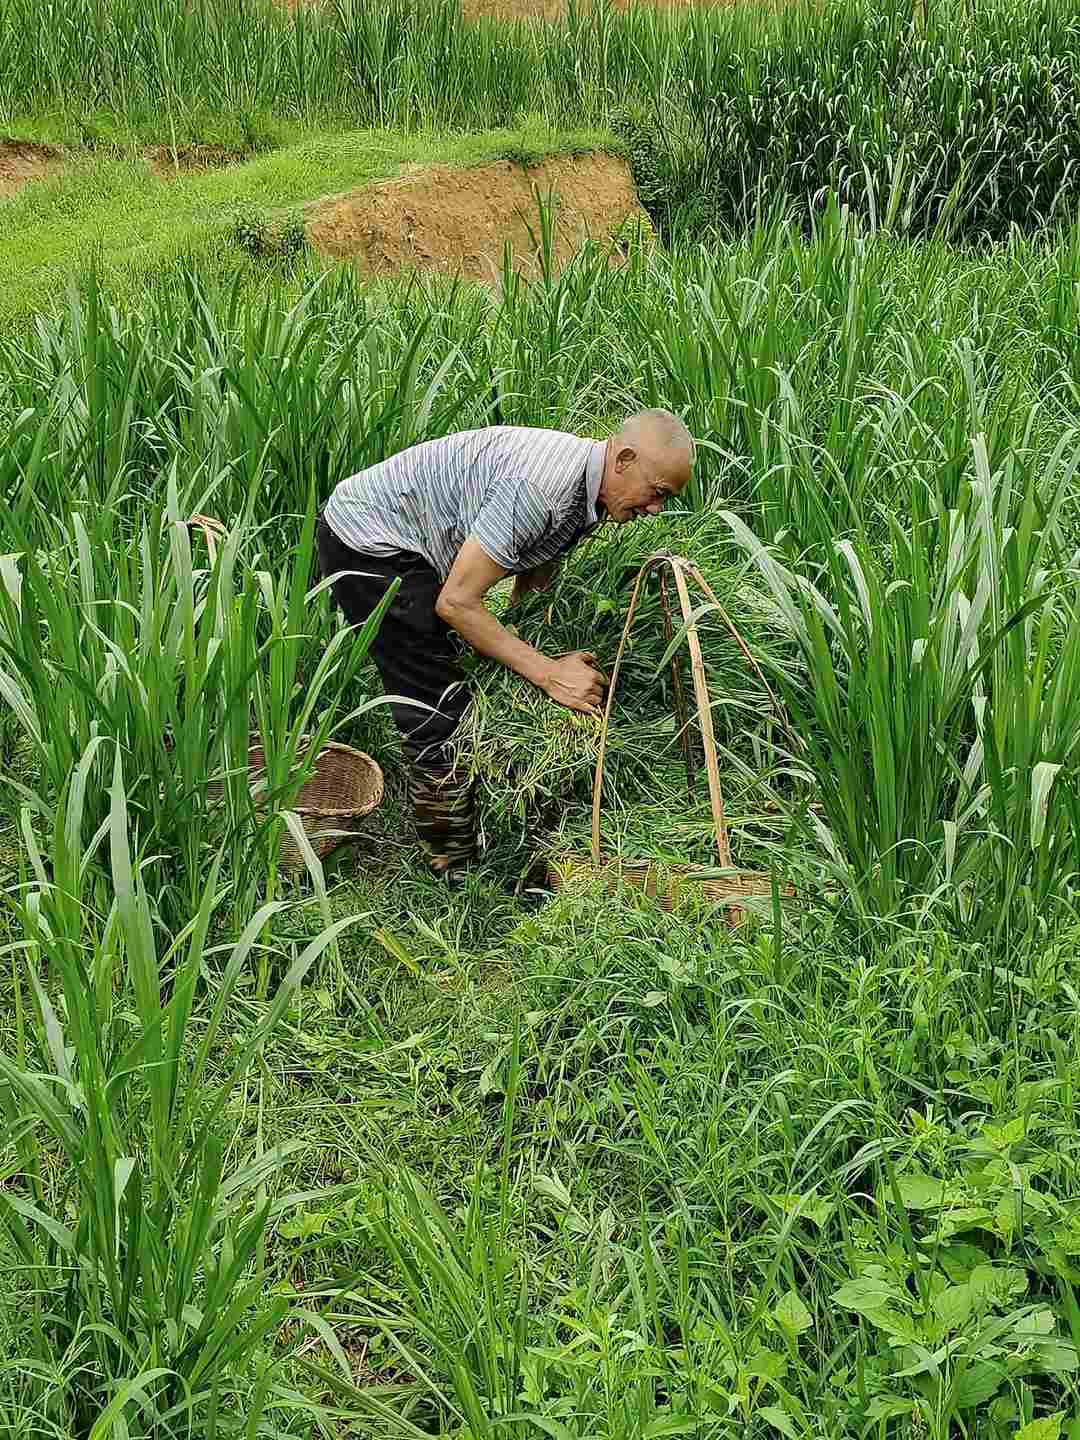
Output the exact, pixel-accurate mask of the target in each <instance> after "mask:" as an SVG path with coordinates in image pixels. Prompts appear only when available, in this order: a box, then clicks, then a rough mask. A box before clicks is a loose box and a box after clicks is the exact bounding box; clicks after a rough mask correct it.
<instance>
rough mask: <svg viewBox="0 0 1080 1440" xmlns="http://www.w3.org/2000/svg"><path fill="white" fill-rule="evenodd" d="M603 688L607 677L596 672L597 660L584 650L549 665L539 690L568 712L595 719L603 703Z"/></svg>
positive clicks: (576, 651)
mask: <svg viewBox="0 0 1080 1440" xmlns="http://www.w3.org/2000/svg"><path fill="white" fill-rule="evenodd" d="M606 684H607V676H606V675H605V674H604V673H603V672H602V671H601V670H597V669H596V656H595V655H590V654H589V652H588V651H587V650H574V651H572V652H571V653H570V654H569V655H561V656H560V657H559V659H558V660H553V661H552V662H551V667H550V669H549V670H548V673H547V675H546V676H545V677H544V682H543V686H542V689H543V691H544V693H545V695H548V696H549V697H550V698H551V699H552V700H555V701H556V702H557V703H558V704H560V705H565V706H566V708H567V709H568V710H579V711H581V712H582V713H583V714H585V715H596V714H598V713H599V711H600V706H601V705H602V703H603V700H604V686H605V685H606Z"/></svg>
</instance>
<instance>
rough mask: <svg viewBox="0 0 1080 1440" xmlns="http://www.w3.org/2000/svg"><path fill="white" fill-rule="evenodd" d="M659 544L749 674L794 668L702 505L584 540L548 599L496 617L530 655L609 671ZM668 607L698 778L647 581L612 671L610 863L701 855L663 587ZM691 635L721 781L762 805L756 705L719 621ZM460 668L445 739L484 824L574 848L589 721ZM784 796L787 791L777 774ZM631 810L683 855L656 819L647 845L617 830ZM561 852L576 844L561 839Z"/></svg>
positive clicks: (485, 668)
mask: <svg viewBox="0 0 1080 1440" xmlns="http://www.w3.org/2000/svg"><path fill="white" fill-rule="evenodd" d="M657 550H664V551H668V552H670V553H673V554H679V555H684V556H685V557H686V558H688V559H690V560H693V561H694V562H695V563H696V564H697V565H698V566H699V567H700V568H701V569H702V572H703V574H704V575H705V578H706V579H707V580H708V581H709V583H710V585H711V586H712V588H713V590H714V591H715V592H716V593H717V596H718V598H720V600H721V603H722V604H723V606H724V609H725V612H726V613H727V615H728V617H729V618H730V619H731V621H732V623H733V624H734V625H735V626H736V628H737V629H738V631H739V633H740V634H741V635H742V637H743V638H744V640H745V641H746V642H747V644H748V645H749V647H750V649H751V652H752V653H753V654H754V655H755V658H758V660H759V664H761V665H762V666H765V665H769V667H770V668H772V669H774V670H775V669H776V668H778V667H779V668H783V667H784V666H785V665H788V664H790V663H792V661H791V660H790V659H788V658H787V657H788V656H789V655H790V652H791V645H790V635H787V634H785V625H784V621H783V617H782V615H781V614H780V612H779V611H778V609H777V607H776V606H775V604H774V603H773V601H772V600H771V599H770V597H769V596H768V594H767V593H766V592H765V590H764V589H763V587H761V586H760V585H759V584H756V583H755V582H754V581H753V580H752V579H751V578H750V576H749V575H748V573H747V567H746V565H745V564H740V563H739V561H738V559H737V558H736V557H733V556H732V553H731V548H730V542H729V541H728V539H727V537H726V534H725V532H724V528H723V526H722V525H721V524H720V523H719V522H718V518H717V516H716V515H715V514H713V513H711V512H709V511H703V512H696V513H695V512H683V513H679V512H677V511H676V512H671V511H669V513H668V514H667V515H665V516H663V517H662V518H660V519H658V520H654V521H640V522H635V523H634V524H631V525H627V526H625V527H621V528H620V529H613V528H610V527H609V528H608V529H606V530H604V531H601V532H598V535H597V537H596V538H595V539H594V540H593V541H592V542H589V543H586V544H584V545H582V546H579V547H578V548H577V549H576V550H575V551H574V552H572V554H571V556H570V557H569V558H568V560H567V561H566V562H565V564H564V566H563V568H562V569H561V571H560V573H559V576H558V578H557V580H556V582H555V584H554V585H553V586H552V589H551V590H550V591H549V592H547V593H545V594H542V595H535V594H534V595H531V596H529V597H528V598H527V600H526V601H525V602H524V603H523V604H522V606H521V608H520V612H519V613H517V614H514V613H513V612H504V618H505V619H506V620H507V621H508V622H509V623H512V624H513V625H514V626H515V628H516V629H517V631H518V632H519V633H520V634H521V635H522V637H523V638H524V639H526V640H528V641H529V643H530V644H533V645H535V646H536V647H537V648H538V649H540V650H541V651H542V652H543V653H545V654H548V655H553V656H554V655H559V654H564V653H566V652H567V651H569V650H571V649H587V650H589V651H590V652H591V653H593V654H594V655H595V656H596V664H597V666H598V667H599V668H600V669H601V671H603V672H604V673H605V674H606V675H610V674H611V673H612V668H613V665H614V661H615V656H616V652H617V650H618V645H619V639H620V636H621V634H622V630H623V626H624V623H625V617H626V611H627V606H628V604H629V600H630V595H631V592H632V589H633V582H634V579H635V576H636V574H637V571H638V569H639V567H640V566H641V564H642V563H643V562H644V560H645V559H646V557H647V556H648V555H650V554H652V553H653V552H655V551H657ZM692 599H693V601H694V604H695V608H697V607H698V606H699V605H702V604H706V603H707V602H706V601H705V597H704V596H703V595H692ZM668 603H669V605H670V607H671V615H672V635H673V643H675V644H676V645H677V647H678V648H677V650H676V655H677V656H678V663H679V667H680V674H681V678H682V687H683V702H684V704H685V706H686V707H687V733H688V734H689V737H690V743H691V747H692V753H693V756H694V763H695V767H696V772H697V774H696V783H695V785H694V786H693V787H692V789H691V790H690V791H689V792H688V789H687V773H686V761H685V756H684V751H683V744H682V735H683V733H684V732H683V729H682V727H681V726H680V725H679V723H678V719H677V703H678V702H677V698H676V694H675V689H674V683H673V679H672V674H671V666H670V662H668V661H667V660H665V654H666V651H667V650H668V649H669V643H668V641H667V640H666V638H665V627H664V615H663V605H662V601H661V596H660V590H659V586H658V584H657V582H656V580H655V578H654V579H653V580H652V581H651V582H649V583H648V584H647V585H646V587H645V588H644V590H643V591H642V594H641V596H640V597H639V601H638V608H637V612H636V615H635V621H634V625H633V628H632V630H631V632H630V638H629V641H628V643H627V647H626V650H625V652H624V655H623V660H622V665H621V667H620V672H619V676H618V687H617V692H616V699H615V704H614V707H613V710H612V718H611V723H610V727H609V732H608V743H607V757H608V758H607V760H606V763H605V784H604V793H603V802H604V810H605V817H606V821H605V823H606V826H607V827H608V828H611V827H612V825H614V828H613V829H611V833H612V834H613V835H619V836H621V837H622V838H623V839H625V840H629V839H630V836H631V835H633V836H634V840H633V843H632V844H631V845H630V848H629V849H627V848H626V846H625V845H621V844H620V846H619V848H620V850H621V853H623V854H635V855H656V856H657V857H658V858H659V857H661V856H663V858H668V859H677V858H683V859H686V858H697V855H698V853H699V852H700V851H701V850H702V848H703V847H704V849H705V850H707V849H708V839H707V836H708V835H709V834H710V833H711V823H712V822H711V820H710V812H709V802H708V792H707V789H706V786H705V772H704V768H703V751H702V749H701V739H700V731H699V726H698V720H697V711H696V704H695V699H694V692H693V687H692V683H691V677H690V669H689V665H688V663H687V661H686V655H685V645H684V644H683V643H682V642H681V641H680V636H681V635H682V633H683V630H684V626H683V622H682V617H681V613H680V611H679V608H678V598H677V595H676V594H675V588H674V585H673V584H672V583H671V582H670V580H669V586H668ZM698 629H699V632H700V635H701V641H702V646H703V650H704V653H705V657H706V666H707V672H708V676H707V678H708V684H709V693H710V697H711V701H712V708H713V724H714V728H715V731H716V737H717V742H718V746H719V747H720V751H721V754H722V756H723V777H724V781H725V783H731V784H732V785H733V786H734V793H735V794H736V795H743V793H744V792H745V791H747V790H748V789H749V790H750V791H751V794H750V795H749V796H747V797H746V798H747V800H748V803H749V804H751V805H757V806H758V807H759V808H762V809H764V810H767V809H770V808H775V805H776V799H775V795H774V794H773V787H774V785H775V784H776V783H777V782H778V779H779V777H778V775H777V773H776V765H775V761H774V758H773V741H774V738H775V737H774V736H773V734H772V733H771V727H770V724H769V720H768V710H769V699H768V695H767V693H766V691H765V689H764V687H763V686H762V684H761V682H760V679H759V678H758V677H757V676H756V675H754V673H753V672H752V671H751V669H750V668H749V666H748V665H747V663H746V660H745V659H744V657H743V655H742V653H741V651H740V649H739V647H738V645H737V643H736V641H735V640H734V639H733V638H732V636H731V633H730V631H729V630H728V628H727V626H726V624H725V623H723V621H722V620H721V618H720V617H719V616H717V615H715V614H711V613H707V614H705V615H703V616H702V617H701V618H700V620H699V622H698ZM470 669H471V671H472V690H473V696H474V699H473V703H472V705H471V707H470V709H469V711H468V712H467V714H466V716H465V719H464V720H463V722H462V727H461V729H460V730H459V732H458V735H457V737H456V742H457V746H458V749H459V753H460V757H461V761H462V762H463V764H465V765H467V766H468V767H469V770H470V773H471V774H472V775H473V776H474V777H475V778H476V779H477V780H478V781H479V782H480V794H481V810H482V813H483V814H484V816H485V819H486V821H487V824H488V826H489V827H491V828H495V827H502V828H505V827H506V825H507V823H508V821H509V822H510V823H511V824H512V825H513V826H514V828H515V829H517V830H518V831H519V833H520V835H521V837H522V839H523V840H527V841H528V842H529V843H533V844H536V843H540V844H542V845H547V844H548V843H549V838H548V832H549V831H550V829H551V827H552V826H555V827H556V829H557V832H558V839H557V840H555V842H554V843H556V844H559V845H566V844H567V843H568V841H569V839H570V837H571V836H573V837H574V841H575V842H579V841H580V840H581V837H582V834H583V828H582V827H583V826H584V827H585V829H586V830H587V826H588V818H587V817H588V806H589V798H590V796H591V794H592V787H593V781H594V773H595V767H596V761H597V754H598V746H599V737H600V728H601V722H600V719H599V718H598V717H594V716H589V715H581V714H577V713H575V712H573V711H569V710H567V709H565V708H564V707H562V706H559V705H557V704H554V703H553V702H552V701H551V700H549V699H548V697H547V696H546V695H544V694H543V693H542V692H541V691H539V690H537V689H536V688H535V687H534V686H532V685H530V684H528V682H526V681H524V680H522V679H521V678H520V677H519V676H517V675H515V674H514V673H513V672H512V671H508V670H505V669H503V668H501V667H498V666H492V665H486V664H482V663H477V662H474V663H473V664H472V665H471V666H470ZM780 783H781V784H784V782H783V781H781V782H780ZM785 788H787V789H789V790H790V776H788V781H787V783H786V786H785ZM754 792H756V793H754ZM643 806H645V807H650V808H651V809H652V811H653V812H655V811H656V810H657V809H659V810H661V811H664V812H666V813H667V814H668V815H669V816H670V817H671V820H672V821H675V820H676V819H677V818H678V819H680V820H681V821H682V822H684V823H683V825H682V833H683V835H684V836H685V837H686V838H687V840H691V838H692V841H693V843H692V847H691V848H692V850H693V851H694V852H695V853H694V854H693V855H685V854H683V855H676V854H672V853H670V850H668V851H667V852H666V853H665V840H664V831H665V829H666V830H668V831H669V832H670V831H671V830H672V828H673V827H672V826H670V825H669V826H660V827H659V828H657V829H656V831H655V833H654V834H653V838H652V840H651V841H650V840H649V839H648V826H644V827H643V826H640V825H637V826H635V825H634V823H633V822H632V821H631V823H630V830H629V831H627V828H626V821H627V817H631V816H633V815H636V814H637V813H638V812H639V809H640V808H641V807H643ZM616 817H621V820H616ZM652 819H653V820H654V819H655V813H654V814H653V817H652ZM650 823H652V822H651V821H650ZM574 848H578V849H582V848H583V849H587V848H588V846H587V844H585V845H584V846H582V845H580V844H579V843H575V845H574Z"/></svg>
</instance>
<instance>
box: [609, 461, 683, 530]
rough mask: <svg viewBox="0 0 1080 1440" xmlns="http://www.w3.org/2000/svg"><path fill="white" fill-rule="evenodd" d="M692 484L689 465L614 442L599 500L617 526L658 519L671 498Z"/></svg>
mask: <svg viewBox="0 0 1080 1440" xmlns="http://www.w3.org/2000/svg"><path fill="white" fill-rule="evenodd" d="M689 483H690V465H689V462H688V460H687V459H686V458H685V457H683V456H674V457H673V456H672V454H671V453H670V452H663V453H660V454H655V453H653V454H651V453H650V452H649V451H648V450H646V449H645V448H643V447H642V448H635V447H633V446H630V445H626V444H620V443H618V442H615V444H614V445H613V448H612V451H611V453H610V454H609V457H608V463H607V466H606V468H605V473H604V483H603V484H602V486H601V487H600V500H601V502H602V503H603V505H604V508H605V509H606V510H607V513H608V518H609V519H610V520H614V522H615V524H616V525H625V524H626V523H627V521H629V520H639V519H641V518H642V517H643V516H645V515H659V514H660V512H661V510H663V508H664V505H665V504H666V503H667V501H668V500H669V499H670V498H671V496H672V495H678V494H679V493H680V492H681V491H682V490H685V488H686V486H687V485H688V484H689Z"/></svg>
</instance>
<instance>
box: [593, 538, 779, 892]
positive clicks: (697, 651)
mask: <svg viewBox="0 0 1080 1440" xmlns="http://www.w3.org/2000/svg"><path fill="white" fill-rule="evenodd" d="M660 565H670V567H671V570H672V573H673V575H674V577H675V588H676V590H677V591H678V595H679V608H680V609H681V610H682V614H683V620H684V622H685V623H686V627H687V629H686V639H687V644H688V646H689V648H690V660H691V674H692V678H693V682H694V695H695V698H696V700H697V711H698V721H699V723H700V725H701V738H702V740H703V742H704V747H705V768H706V771H707V773H708V779H709V807H710V809H711V810H712V818H713V832H714V834H715V836H716V853H717V857H718V859H719V861H720V864H721V865H722V866H724V867H725V868H729V867H730V865H731V844H730V841H729V840H728V832H727V822H726V821H725V819H724V799H723V796H722V794H721V793H720V767H719V766H718V764H717V761H716V738H715V736H714V733H713V726H712V711H711V709H710V706H709V691H708V686H707V685H706V681H705V662H704V659H703V658H702V654H701V641H700V640H699V638H698V633H697V625H696V623H695V622H694V618H693V610H692V608H691V605H690V594H689V591H688V590H687V587H686V576H685V574H684V573H683V567H684V566H686V567H687V569H688V570H691V567H690V565H689V562H687V561H685V560H683V559H682V557H681V556H679V555H669V554H668V553H667V552H666V551H661V552H658V553H657V554H655V555H650V556H649V557H648V559H647V560H646V561H645V563H644V564H643V565H642V567H641V569H640V570H639V571H638V573H637V577H636V579H635V580H634V589H633V593H632V594H631V596H630V605H629V608H628V610H627V612H626V623H625V625H624V626H623V632H622V636H621V638H620V640H619V648H618V651H617V652H616V655H615V664H614V665H613V666H612V670H611V680H610V682H609V683H608V694H607V703H606V704H605V706H604V715H603V719H602V721H601V723H600V742H599V746H598V749H597V755H596V776H595V778H594V780H593V806H592V858H593V864H594V865H596V866H599V864H600V805H601V796H602V790H603V781H604V757H605V753H606V750H607V736H608V726H609V724H610V721H611V710H612V706H613V705H614V703H615V686H616V684H617V682H618V678H619V667H620V666H621V664H622V658H623V654H624V652H625V650H626V642H627V640H628V639H629V636H630V627H631V625H632V624H633V623H634V615H635V614H636V612H637V606H638V600H639V599H640V597H641V587H642V585H643V584H644V582H645V579H646V577H647V576H648V574H649V573H650V571H652V570H654V569H656V568H657V567H658V566H660ZM691 573H692V574H693V571H692V570H691ZM693 578H694V580H695V581H696V582H699V576H698V575H693ZM708 593H710V595H711V592H708ZM711 598H713V599H715V597H711ZM725 618H726V617H725ZM728 623H729V625H730V621H729V622H728ZM755 668H756V667H755ZM770 695H771V692H770Z"/></svg>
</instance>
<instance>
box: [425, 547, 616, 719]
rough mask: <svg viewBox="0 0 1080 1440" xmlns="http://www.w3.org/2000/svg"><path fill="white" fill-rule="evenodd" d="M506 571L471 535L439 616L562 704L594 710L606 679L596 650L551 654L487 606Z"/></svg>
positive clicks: (438, 605)
mask: <svg viewBox="0 0 1080 1440" xmlns="http://www.w3.org/2000/svg"><path fill="white" fill-rule="evenodd" d="M506 574H507V572H506V570H504V569H503V568H502V566H501V565H498V564H496V562H495V561H494V560H492V559H491V557H490V556H489V555H487V554H486V553H485V551H484V550H483V548H482V547H481V546H480V545H479V544H478V543H477V541H475V540H473V539H471V538H470V539H468V540H466V541H465V544H464V545H462V547H461V549H460V551H459V552H458V556H457V559H456V560H455V561H454V564H453V567H452V568H451V570H450V574H449V575H448V576H447V577H446V583H445V584H444V585H443V587H442V590H441V591H440V592H439V598H438V600H437V601H436V602H435V611H436V613H437V614H438V616H439V618H440V619H441V620H443V621H445V623H446V624H447V625H449V626H450V628H451V629H452V630H456V631H457V633H458V634H459V635H460V636H461V638H462V639H463V640H464V641H465V642H466V644H468V645H471V646H472V647H473V649H474V650H477V651H479V653H480V654H481V655H487V656H490V658H491V659H492V660H497V661H498V662H499V664H500V665H506V666H508V667H509V668H510V669H511V670H515V671H516V672H517V673H518V674H519V675H521V676H523V677H524V679H526V680H528V681H529V682H530V683H531V684H533V685H535V686H536V687H537V688H538V689H540V690H543V691H544V693H545V694H546V695H549V696H550V697H551V699H552V700H556V701H557V702H558V703H559V704H560V705H565V706H567V707H568V709H570V710H581V711H584V712H585V714H587V715H595V714H596V713H597V712H598V710H599V708H600V704H601V701H602V700H603V697H604V686H605V685H606V684H607V679H606V677H605V676H603V675H602V674H601V673H600V671H599V670H596V669H595V668H594V667H593V656H592V655H588V654H586V653H585V652H584V651H581V650H577V651H575V652H574V653H573V654H572V655H563V656H561V657H560V658H559V659H558V660H551V659H549V658H548V657H547V656H546V655H544V654H542V653H541V652H540V651H539V650H534V649H533V647H532V646H531V645H528V644H526V643H525V641H524V640H522V639H521V637H520V636H518V635H513V634H511V633H510V631H509V630H507V629H506V627H505V626H503V625H500V624H499V622H498V620H496V618H495V616H494V615H493V614H492V613H491V611H490V610H489V609H488V608H487V607H486V606H485V604H484V596H485V595H486V594H487V592H488V591H489V590H490V589H491V587H492V585H495V584H497V583H498V581H500V580H502V579H503V578H504V577H505V576H506Z"/></svg>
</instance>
